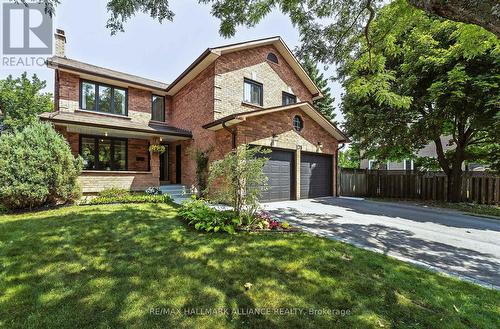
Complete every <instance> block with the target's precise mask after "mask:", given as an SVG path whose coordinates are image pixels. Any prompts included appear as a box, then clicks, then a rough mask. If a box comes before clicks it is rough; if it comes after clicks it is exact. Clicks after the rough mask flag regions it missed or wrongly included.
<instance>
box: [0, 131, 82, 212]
mask: <svg viewBox="0 0 500 329" xmlns="http://www.w3.org/2000/svg"><path fill="white" fill-rule="evenodd" d="M0 168H2V169H1V170H0V203H1V204H3V205H4V206H5V207H6V208H8V209H9V210H16V209H33V208H38V207H41V206H46V205H55V204H58V203H67V202H72V201H74V200H77V199H78V198H79V197H80V195H81V188H80V185H79V183H78V180H77V178H78V175H79V174H80V172H81V169H82V160H81V158H80V157H78V158H77V159H75V158H74V157H73V155H72V154H71V150H70V148H69V145H68V143H67V142H66V140H65V139H64V138H63V137H62V136H61V135H59V134H58V133H57V132H56V131H55V130H54V129H53V128H52V126H51V125H49V124H46V123H40V122H34V123H32V124H30V125H29V126H27V127H26V128H24V129H23V130H21V131H12V132H7V133H3V134H2V135H1V136H0Z"/></svg>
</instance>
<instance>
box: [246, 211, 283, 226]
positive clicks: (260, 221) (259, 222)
mask: <svg viewBox="0 0 500 329" xmlns="http://www.w3.org/2000/svg"><path fill="white" fill-rule="evenodd" d="M283 224H284V223H283ZM283 224H282V223H280V222H278V221H277V220H275V219H274V218H273V216H272V215H271V214H270V213H268V212H265V211H261V212H259V213H257V214H256V215H255V221H254V222H253V225H252V226H253V228H256V229H260V230H266V229H271V230H277V229H279V228H282V229H287V228H289V225H288V223H286V225H283Z"/></svg>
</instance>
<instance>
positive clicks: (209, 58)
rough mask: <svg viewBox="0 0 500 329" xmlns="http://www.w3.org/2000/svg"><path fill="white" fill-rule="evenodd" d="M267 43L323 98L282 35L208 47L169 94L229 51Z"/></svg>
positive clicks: (306, 84) (310, 89) (316, 94)
mask: <svg viewBox="0 0 500 329" xmlns="http://www.w3.org/2000/svg"><path fill="white" fill-rule="evenodd" d="M267 45H273V46H274V47H275V48H276V49H277V50H278V51H279V53H280V54H281V56H283V58H284V59H285V60H286V62H287V63H288V65H290V67H291V68H292V70H293V71H294V72H295V74H297V76H298V77H299V78H300V80H301V81H302V82H303V83H304V85H305V86H306V87H307V89H308V90H309V92H310V93H311V94H313V95H314V99H317V98H321V97H322V96H323V95H322V94H321V91H320V90H319V88H318V87H317V86H316V84H315V83H314V82H313V81H312V80H311V78H310V77H309V75H308V74H307V72H306V71H305V70H304V68H303V67H302V65H301V64H300V63H299V61H298V60H297V58H296V57H295V55H294V54H293V53H292V51H291V50H290V48H288V46H287V45H286V44H285V42H284V41H283V39H281V37H279V36H276V37H271V38H265V39H258V40H252V41H246V42H240V43H233V44H230V45H225V46H220V47H215V48H208V49H207V50H205V51H204V52H203V53H202V54H201V55H200V56H199V57H198V58H197V59H196V60H195V61H194V62H193V63H192V64H191V65H190V66H189V67H188V68H187V69H186V70H185V71H184V72H182V73H181V75H179V76H178V77H177V78H176V79H175V80H174V82H172V83H171V84H170V85H169V86H168V88H167V94H168V95H174V94H175V93H177V92H178V91H179V90H180V89H181V88H182V87H184V86H185V85H186V84H187V83H188V82H189V81H191V80H192V79H194V78H195V77H196V76H197V75H198V74H200V72H201V71H203V70H204V69H206V68H207V67H208V66H209V65H210V64H212V63H213V62H215V60H216V59H217V58H218V57H220V56H222V55H224V54H228V53H232V52H235V51H241V50H245V49H251V48H257V47H262V46H267Z"/></svg>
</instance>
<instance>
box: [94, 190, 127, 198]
mask: <svg viewBox="0 0 500 329" xmlns="http://www.w3.org/2000/svg"><path fill="white" fill-rule="evenodd" d="M129 195H130V191H129V190H127V189H124V188H118V187H110V188H107V189H104V190H102V191H101V192H99V196H100V197H103V198H122V197H126V196H129Z"/></svg>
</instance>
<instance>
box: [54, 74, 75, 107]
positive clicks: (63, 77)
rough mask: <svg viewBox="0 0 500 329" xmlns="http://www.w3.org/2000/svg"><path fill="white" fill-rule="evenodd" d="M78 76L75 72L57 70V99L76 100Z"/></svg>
mask: <svg viewBox="0 0 500 329" xmlns="http://www.w3.org/2000/svg"><path fill="white" fill-rule="evenodd" d="M79 98H80V78H79V77H78V76H77V75H76V74H71V73H68V72H63V71H59V99H62V100H66V101H75V102H78V101H79Z"/></svg>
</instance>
